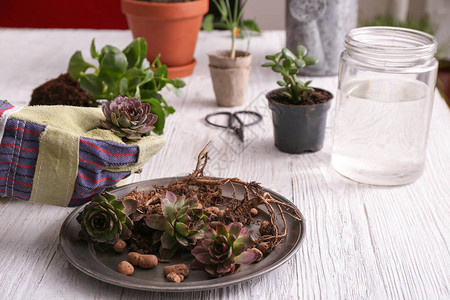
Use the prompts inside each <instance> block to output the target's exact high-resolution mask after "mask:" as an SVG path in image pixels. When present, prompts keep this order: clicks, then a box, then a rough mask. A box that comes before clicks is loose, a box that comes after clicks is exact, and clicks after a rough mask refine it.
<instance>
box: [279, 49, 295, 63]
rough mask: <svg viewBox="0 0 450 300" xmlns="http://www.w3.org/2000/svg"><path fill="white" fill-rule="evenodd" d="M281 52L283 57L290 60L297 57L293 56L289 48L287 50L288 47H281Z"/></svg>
mask: <svg viewBox="0 0 450 300" xmlns="http://www.w3.org/2000/svg"><path fill="white" fill-rule="evenodd" d="M281 52H282V53H283V55H284V57H285V58H287V59H290V60H293V61H295V60H296V59H297V57H295V54H294V53H292V51H291V50H289V49H288V48H283V50H281Z"/></svg>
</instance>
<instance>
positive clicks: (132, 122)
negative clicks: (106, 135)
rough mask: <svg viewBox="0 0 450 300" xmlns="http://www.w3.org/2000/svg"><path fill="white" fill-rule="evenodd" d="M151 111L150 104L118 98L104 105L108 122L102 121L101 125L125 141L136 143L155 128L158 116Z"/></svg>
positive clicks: (132, 99) (133, 99) (103, 109)
mask: <svg viewBox="0 0 450 300" xmlns="http://www.w3.org/2000/svg"><path fill="white" fill-rule="evenodd" d="M150 110H151V107H150V104H149V103H142V102H141V101H139V99H138V98H135V97H133V98H128V97H122V96H117V97H116V98H115V99H114V100H113V101H111V102H107V101H105V102H103V103H102V111H103V114H104V115H105V118H106V120H100V123H101V124H102V126H103V127H104V128H106V129H109V130H111V131H112V132H113V133H114V134H115V135H117V136H119V137H120V138H122V139H124V140H125V141H133V142H136V141H139V140H140V139H141V138H142V137H143V136H147V135H149V134H150V132H151V131H152V130H153V129H154V128H155V127H154V126H153V124H155V122H156V121H157V119H158V116H157V115H154V114H152V113H150Z"/></svg>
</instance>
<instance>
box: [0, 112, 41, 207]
mask: <svg viewBox="0 0 450 300" xmlns="http://www.w3.org/2000/svg"><path fill="white" fill-rule="evenodd" d="M0 110H1V107H0ZM44 130H45V126H43V125H39V124H34V123H27V122H23V121H18V120H15V119H8V121H7V122H6V126H5V131H4V134H3V138H2V140H1V143H0V195H3V196H9V197H14V198H20V199H24V200H29V199H30V195H31V188H32V184H33V177H34V172H35V167H36V161H37V157H38V153H39V136H40V134H41V133H42V132H43V131H44Z"/></svg>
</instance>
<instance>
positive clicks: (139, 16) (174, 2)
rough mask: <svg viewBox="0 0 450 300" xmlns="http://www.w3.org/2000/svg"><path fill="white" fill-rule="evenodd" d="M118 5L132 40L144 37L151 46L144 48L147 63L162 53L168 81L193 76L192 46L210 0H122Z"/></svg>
mask: <svg viewBox="0 0 450 300" xmlns="http://www.w3.org/2000/svg"><path fill="white" fill-rule="evenodd" d="M162 2H164V3H162ZM121 6H122V12H123V13H124V14H125V15H126V17H127V21H128V26H129V27H130V29H131V31H132V32H133V36H134V38H137V37H143V38H145V39H146V40H147V43H148V44H149V45H152V46H151V47H149V48H148V49H147V59H148V60H149V61H153V60H154V59H155V58H156V57H157V56H158V55H159V54H161V62H162V63H163V64H165V65H167V66H168V68H169V77H170V78H174V77H184V76H187V75H189V74H191V73H192V71H193V70H194V66H195V64H196V60H195V59H194V58H193V54H194V50H195V44H196V42H197V36H198V32H199V30H200V27H201V23H202V19H203V16H204V15H205V14H206V13H207V12H208V8H209V0H191V1H189V0H184V1H183V0H165V1H163V0H139V1H138V0H121Z"/></svg>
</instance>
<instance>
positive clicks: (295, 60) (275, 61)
mask: <svg viewBox="0 0 450 300" xmlns="http://www.w3.org/2000/svg"><path fill="white" fill-rule="evenodd" d="M296 53H297V54H294V53H293V52H292V51H291V50H289V49H288V48H283V49H282V50H281V52H278V53H276V54H274V55H267V56H266V59H267V60H269V61H270V62H266V63H264V64H263V65H262V66H263V67H267V68H272V70H273V71H274V72H276V73H280V74H281V75H282V76H283V80H279V81H277V84H278V85H279V86H281V87H284V88H285V91H283V92H282V93H281V94H282V95H283V96H285V97H287V98H288V99H292V100H293V101H294V102H295V101H297V102H298V101H299V100H300V99H302V97H303V95H304V94H305V92H307V91H313V90H314V89H313V88H311V87H309V84H310V83H311V81H307V82H302V81H300V80H298V78H297V73H298V71H299V69H301V68H303V67H305V66H312V65H315V64H316V63H317V58H315V57H313V56H306V54H307V53H308V50H307V49H306V47H305V46H303V45H298V46H297V48H296Z"/></svg>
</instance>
